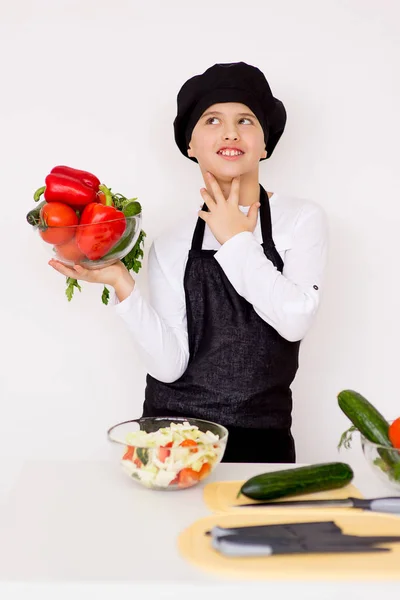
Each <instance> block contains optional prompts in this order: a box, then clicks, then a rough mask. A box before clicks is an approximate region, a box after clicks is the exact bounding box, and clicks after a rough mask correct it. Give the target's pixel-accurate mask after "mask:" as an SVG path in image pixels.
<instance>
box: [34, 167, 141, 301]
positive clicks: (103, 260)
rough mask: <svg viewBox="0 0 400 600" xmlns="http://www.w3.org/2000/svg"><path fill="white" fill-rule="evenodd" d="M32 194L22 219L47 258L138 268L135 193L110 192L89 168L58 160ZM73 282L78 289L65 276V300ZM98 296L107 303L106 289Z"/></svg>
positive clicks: (89, 266)
mask: <svg viewBox="0 0 400 600" xmlns="http://www.w3.org/2000/svg"><path fill="white" fill-rule="evenodd" d="M42 196H43V198H44V199H43V200H42ZM33 197H34V201H35V202H36V206H35V207H34V208H32V209H31V210H30V211H29V212H28V214H27V215H26V219H27V221H28V223H29V224H30V225H32V226H33V228H34V230H35V232H37V233H38V235H39V236H40V238H41V240H42V241H43V242H45V245H46V247H47V248H48V250H49V255H50V258H53V259H55V260H58V261H60V262H61V263H63V264H64V265H66V266H67V267H72V266H73V265H80V266H82V267H84V268H86V269H99V268H103V267H107V266H109V265H111V264H113V263H115V262H116V261H118V260H122V262H123V263H124V264H125V266H126V267H127V269H128V270H134V271H135V272H136V273H137V272H138V271H139V269H140V267H141V262H140V259H141V257H142V256H143V251H142V248H141V244H142V243H143V240H144V237H145V233H144V231H143V230H142V227H141V225H142V207H141V205H140V203H139V202H138V201H137V198H127V197H126V196H124V195H123V194H120V193H113V192H112V191H111V188H108V187H107V186H106V185H104V184H101V183H100V180H99V179H98V177H96V175H93V173H89V172H88V171H82V170H79V169H74V168H72V167H67V166H63V165H60V166H56V167H54V168H53V169H52V170H51V172H50V173H49V174H48V175H47V177H46V178H45V185H44V186H42V187H40V188H39V189H38V190H36V192H35V193H34V195H33ZM74 287H77V288H78V289H79V290H80V286H79V285H78V284H77V281H76V280H70V278H68V280H67V290H66V294H67V297H68V300H70V299H71V298H72V295H73V291H74ZM102 299H103V302H104V303H105V304H107V301H108V294H107V291H106V290H105V291H104V292H103V297H102Z"/></svg>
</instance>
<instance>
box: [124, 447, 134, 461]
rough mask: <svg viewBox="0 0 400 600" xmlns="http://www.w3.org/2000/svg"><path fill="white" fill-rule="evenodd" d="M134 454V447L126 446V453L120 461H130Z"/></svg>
mask: <svg viewBox="0 0 400 600" xmlns="http://www.w3.org/2000/svg"><path fill="white" fill-rule="evenodd" d="M134 452H135V446H127V449H126V452H125V454H124V455H123V457H122V460H132V458H133V454H134Z"/></svg>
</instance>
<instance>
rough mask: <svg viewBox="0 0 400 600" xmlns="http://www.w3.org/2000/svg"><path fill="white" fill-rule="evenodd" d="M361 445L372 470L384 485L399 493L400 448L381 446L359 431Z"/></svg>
mask: <svg viewBox="0 0 400 600" xmlns="http://www.w3.org/2000/svg"><path fill="white" fill-rule="evenodd" d="M360 438H361V447H362V449H363V453H364V456H365V458H366V459H367V462H368V464H369V465H370V467H371V469H372V470H373V472H374V473H375V474H376V475H377V476H378V477H379V479H380V480H381V481H382V483H384V484H385V485H386V486H388V487H389V488H391V489H392V490H395V491H396V492H397V493H400V450H399V449H397V448H392V447H391V446H381V445H379V444H374V443H373V442H370V441H369V440H367V438H366V437H364V436H363V435H362V434H361V433H360Z"/></svg>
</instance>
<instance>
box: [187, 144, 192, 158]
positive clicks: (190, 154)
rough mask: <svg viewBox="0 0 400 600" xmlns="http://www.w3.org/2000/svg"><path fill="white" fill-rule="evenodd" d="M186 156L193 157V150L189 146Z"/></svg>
mask: <svg viewBox="0 0 400 600" xmlns="http://www.w3.org/2000/svg"><path fill="white" fill-rule="evenodd" d="M187 154H188V156H193V150H192V149H191V147H190V145H189V147H188V149H187Z"/></svg>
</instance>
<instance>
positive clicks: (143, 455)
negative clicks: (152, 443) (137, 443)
mask: <svg viewBox="0 0 400 600" xmlns="http://www.w3.org/2000/svg"><path fill="white" fill-rule="evenodd" d="M136 454H137V457H138V458H139V459H140V460H141V461H142V463H143V464H144V465H145V466H146V465H147V463H148V462H149V451H148V449H147V448H136Z"/></svg>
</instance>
